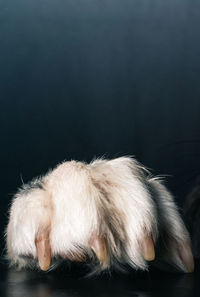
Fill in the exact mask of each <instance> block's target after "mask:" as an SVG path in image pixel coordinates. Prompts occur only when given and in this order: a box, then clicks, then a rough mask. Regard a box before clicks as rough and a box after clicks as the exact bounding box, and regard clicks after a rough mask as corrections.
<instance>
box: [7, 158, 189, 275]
mask: <svg viewBox="0 0 200 297" xmlns="http://www.w3.org/2000/svg"><path fill="white" fill-rule="evenodd" d="M153 246H155V253H156V256H155V257H156V261H155V263H157V262H158V264H159V263H160V262H166V263H168V264H172V265H173V266H175V267H176V268H177V269H178V270H180V271H184V272H187V271H188V272H191V271H192V270H193V259H192V255H191V251H190V247H189V237H188V233H187V231H186V229H185V227H184V224H183V222H182V220H181V218H180V216H179V214H178V212H177V209H176V206H175V204H174V202H173V199H172V197H171V195H170V194H169V192H168V191H167V190H166V188H165V186H164V185H163V184H162V183H161V182H160V181H159V180H158V179H156V178H152V177H151V176H150V174H149V172H148V171H147V170H146V169H145V168H144V167H143V166H141V165H140V164H139V163H137V162H136V161H135V160H134V159H132V158H128V157H121V158H117V159H114V160H103V159H97V160H95V161H93V162H92V163H90V164H85V163H82V162H76V161H71V162H64V163H62V164H60V165H59V166H57V167H56V168H55V169H54V170H53V171H52V172H50V173H48V174H47V175H46V176H44V177H42V178H39V179H36V180H34V181H32V182H31V183H30V184H29V185H24V186H23V188H22V189H21V190H20V191H19V192H18V193H17V194H16V195H15V197H14V200H13V203H12V207H11V210H10V218H9V224H8V227H7V255H8V259H9V260H10V261H11V263H12V264H17V266H18V267H19V268H21V267H25V266H32V265H35V264H37V262H38V261H37V258H38V259H39V264H40V267H42V268H43V270H47V269H48V268H49V265H50V262H48V261H51V258H52V259H53V262H56V259H57V258H58V257H61V258H64V259H66V260H70V261H87V262H88V261H89V262H91V263H93V262H94V263H99V265H96V268H97V269H95V271H101V270H103V269H106V268H110V267H120V266H121V265H123V264H129V265H131V266H132V267H134V268H135V269H143V270H145V269H147V268H148V265H147V261H146V260H153V259H154V247H153ZM92 250H93V251H94V253H93V252H92ZM94 254H96V256H97V258H98V260H99V262H98V261H97V260H96V259H97V258H94ZM94 263H93V264H94ZM93 267H95V266H94V265H93Z"/></svg>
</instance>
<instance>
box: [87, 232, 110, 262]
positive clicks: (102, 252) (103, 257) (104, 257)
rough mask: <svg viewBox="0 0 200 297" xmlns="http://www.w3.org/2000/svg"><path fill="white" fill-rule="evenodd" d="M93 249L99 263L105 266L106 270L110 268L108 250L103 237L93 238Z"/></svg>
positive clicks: (91, 242)
mask: <svg viewBox="0 0 200 297" xmlns="http://www.w3.org/2000/svg"><path fill="white" fill-rule="evenodd" d="M90 246H91V249H92V250H93V251H94V253H95V254H96V256H97V258H98V260H99V262H100V263H101V264H102V265H103V267H104V268H106V267H107V266H108V262H109V260H108V253H107V248H106V242H105V239H104V238H103V237H101V236H95V237H92V239H91V240H90Z"/></svg>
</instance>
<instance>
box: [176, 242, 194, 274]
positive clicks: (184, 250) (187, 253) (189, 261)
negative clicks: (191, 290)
mask: <svg viewBox="0 0 200 297" xmlns="http://www.w3.org/2000/svg"><path fill="white" fill-rule="evenodd" d="M178 252H179V256H180V258H181V260H182V261H183V264H184V265H185V267H186V270H187V272H188V273H191V272H193V271H194V259H193V255H192V251H191V247H190V243H189V242H185V244H184V245H182V246H179V248H178Z"/></svg>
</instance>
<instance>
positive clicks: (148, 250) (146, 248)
mask: <svg viewBox="0 0 200 297" xmlns="http://www.w3.org/2000/svg"><path fill="white" fill-rule="evenodd" d="M142 254H143V257H144V259H145V260H146V261H153V260H154V259H155V249H154V243H153V239H152V237H151V235H147V236H146V237H145V238H144V240H143V242H142Z"/></svg>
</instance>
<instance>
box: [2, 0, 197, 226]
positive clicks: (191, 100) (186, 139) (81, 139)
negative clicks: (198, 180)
mask: <svg viewBox="0 0 200 297" xmlns="http://www.w3.org/2000/svg"><path fill="white" fill-rule="evenodd" d="M199 80H200V1H198V0H168V1H161V0H151V1H149V0H99V1H98V0H0V99H1V108H0V121H1V122H0V129H1V134H0V141H1V163H0V164H1V170H0V178H1V179H0V180H1V186H0V190H1V193H0V194H1V230H3V229H4V227H5V223H6V220H7V214H6V212H7V209H8V205H9V203H10V200H11V197H12V194H13V193H14V192H15V191H16V189H17V187H19V186H20V185H21V183H22V182H21V179H23V181H24V182H27V181H29V180H30V179H31V178H32V177H34V176H36V175H39V174H42V173H44V172H45V171H47V170H48V169H49V168H50V167H53V166H55V165H56V163H57V162H59V161H62V160H63V159H67V160H68V159H74V158H75V159H79V160H83V159H84V160H87V161H90V160H91V159H92V158H93V157H94V156H102V155H104V154H105V156H107V157H116V156H121V155H124V154H131V155H135V156H136V157H137V159H139V160H140V161H141V162H142V163H144V164H145V165H147V166H148V167H150V168H152V169H153V170H154V173H155V174H169V175H171V176H170V177H168V178H167V184H168V186H169V188H170V189H171V191H173V193H174V194H175V197H176V200H177V201H178V203H179V204H180V205H181V203H182V201H183V197H184V196H185V194H186V193H187V192H188V191H189V190H190V188H191V186H192V184H193V180H194V178H195V176H196V175H197V173H198V172H199V171H200V170H199V168H200V157H199V148H200V119H199V115H200V83H199Z"/></svg>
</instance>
